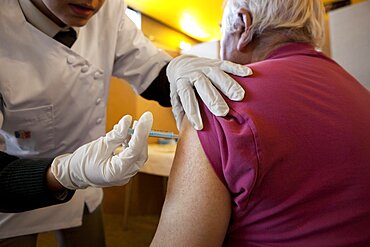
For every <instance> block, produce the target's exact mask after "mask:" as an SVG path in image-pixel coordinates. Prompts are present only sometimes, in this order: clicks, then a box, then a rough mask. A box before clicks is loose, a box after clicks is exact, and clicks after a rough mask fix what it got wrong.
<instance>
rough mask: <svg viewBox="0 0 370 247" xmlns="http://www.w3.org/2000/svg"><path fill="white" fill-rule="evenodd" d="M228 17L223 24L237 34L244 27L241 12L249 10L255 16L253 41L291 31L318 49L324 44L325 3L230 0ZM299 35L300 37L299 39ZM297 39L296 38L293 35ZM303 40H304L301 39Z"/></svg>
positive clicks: (252, 28)
mask: <svg viewBox="0 0 370 247" xmlns="http://www.w3.org/2000/svg"><path fill="white" fill-rule="evenodd" d="M226 4H227V6H226V8H229V9H228V11H230V12H229V14H228V16H226V17H225V16H224V20H223V25H226V27H224V28H226V30H228V31H230V32H233V31H236V29H237V27H238V26H239V25H237V24H240V23H238V22H240V21H241V20H240V18H238V11H239V10H240V9H241V8H245V9H246V10H248V11H249V13H250V15H251V17H252V24H251V26H250V32H249V33H250V35H249V37H248V38H247V39H248V41H251V40H252V39H253V38H257V37H259V36H261V35H262V34H264V32H269V31H277V30H279V29H284V30H289V32H290V33H292V34H294V32H296V33H298V34H299V35H298V36H302V35H300V34H303V36H305V37H300V39H302V38H303V40H307V41H308V42H310V43H311V44H312V45H314V46H316V47H321V46H322V45H323V42H324V7H323V4H322V2H321V0H227V3H226ZM298 36H296V37H298ZM293 37H294V36H293ZM297 41H300V40H297Z"/></svg>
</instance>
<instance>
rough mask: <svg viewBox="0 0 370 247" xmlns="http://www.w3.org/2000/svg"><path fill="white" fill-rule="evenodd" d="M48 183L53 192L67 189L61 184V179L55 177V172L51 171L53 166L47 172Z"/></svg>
mask: <svg viewBox="0 0 370 247" xmlns="http://www.w3.org/2000/svg"><path fill="white" fill-rule="evenodd" d="M46 185H47V187H48V189H49V190H50V191H51V192H53V193H54V192H59V191H63V190H65V189H66V188H65V187H64V186H63V185H62V184H61V183H59V181H58V180H57V179H56V178H55V176H54V174H53V173H52V172H51V168H50V167H49V168H48V170H47V172H46Z"/></svg>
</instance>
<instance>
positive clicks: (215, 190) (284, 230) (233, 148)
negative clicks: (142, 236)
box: [152, 0, 370, 247]
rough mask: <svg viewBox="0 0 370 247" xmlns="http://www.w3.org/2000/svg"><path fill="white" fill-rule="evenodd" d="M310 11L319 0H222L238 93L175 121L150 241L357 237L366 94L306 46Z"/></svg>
mask: <svg viewBox="0 0 370 247" xmlns="http://www.w3.org/2000/svg"><path fill="white" fill-rule="evenodd" d="M322 20H323V7H322V3H321V1H320V0H300V1H297V0H229V1H228V2H227V4H226V7H225V10H224V16H223V23H222V29H223V38H222V41H221V56H222V58H223V59H226V60H230V61H232V62H236V63H240V64H243V65H248V66H249V67H250V68H252V70H253V71H254V74H253V76H252V77H248V78H236V80H238V81H239V82H240V83H241V85H242V86H243V87H244V89H245V91H246V92H248V95H247V97H246V98H245V99H244V101H243V102H231V101H228V103H229V106H230V112H229V114H228V115H227V116H226V117H224V118H223V117H215V116H213V115H212V114H211V113H210V112H209V110H208V109H207V108H206V107H204V105H203V106H202V117H203V121H204V129H203V130H202V131H198V133H197V132H196V131H194V130H193V129H192V128H191V127H189V124H188V122H187V120H185V121H184V122H183V124H182V125H183V126H182V127H183V128H182V132H181V138H180V142H179V144H178V148H177V153H176V157H175V161H174V164H173V168H172V171H171V175H170V179H169V185H168V191H167V196H166V200H165V204H164V207H163V211H162V215H161V219H160V223H159V227H158V229H157V232H156V235H155V237H154V240H153V242H152V246H187V247H188V246H212V247H214V246H221V245H223V246H294V247H296V246H369V244H370V228H369V226H370V179H369V178H370V152H369V150H370V128H369V123H370V107H369V106H370V93H369V92H368V91H367V90H366V89H365V88H363V87H362V86H361V85H360V83H359V82H357V81H356V80H355V79H354V78H353V77H352V76H351V75H349V74H348V73H347V72H346V71H345V70H343V69H342V68H341V67H340V66H339V65H338V64H336V63H335V62H334V61H332V60H331V59H330V58H328V57H326V56H325V55H323V54H322V53H321V52H319V51H318V50H317V48H318V47H319V46H320V45H321V43H322V40H323V24H322V23H323V22H322Z"/></svg>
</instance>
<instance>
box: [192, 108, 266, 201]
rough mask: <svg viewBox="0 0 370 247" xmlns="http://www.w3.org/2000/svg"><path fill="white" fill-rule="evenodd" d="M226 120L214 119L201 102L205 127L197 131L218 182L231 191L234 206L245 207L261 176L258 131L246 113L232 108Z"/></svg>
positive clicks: (221, 118)
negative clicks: (258, 176) (259, 172)
mask: <svg viewBox="0 0 370 247" xmlns="http://www.w3.org/2000/svg"><path fill="white" fill-rule="evenodd" d="M229 107H230V111H229V113H228V115H227V116H226V117H216V116H214V115H213V114H212V113H211V112H210V111H209V110H208V109H207V107H206V106H205V105H204V104H203V103H201V102H200V109H201V113H202V119H203V124H204V128H203V130H201V131H198V137H199V140H200V142H201V144H202V147H203V150H204V152H205V154H206V156H207V158H208V160H209V161H210V163H211V165H212V167H213V169H214V170H215V172H216V174H217V176H218V177H219V179H220V180H221V181H222V182H223V183H224V185H225V186H226V188H228V190H229V192H230V194H231V196H232V199H233V202H234V204H233V205H234V206H235V207H241V208H246V204H247V203H248V200H247V198H249V195H250V193H251V191H252V190H253V188H254V186H255V183H256V180H257V174H258V167H259V162H260V160H259V156H258V145H257V134H256V128H255V127H254V124H253V121H252V120H251V119H250V118H248V117H247V115H246V114H239V113H238V112H237V111H235V110H234V109H233V108H232V104H230V101H229Z"/></svg>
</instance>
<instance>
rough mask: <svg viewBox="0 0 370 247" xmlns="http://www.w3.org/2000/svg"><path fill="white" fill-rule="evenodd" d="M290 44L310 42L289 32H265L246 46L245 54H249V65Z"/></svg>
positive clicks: (303, 36) (304, 37)
mask: <svg viewBox="0 0 370 247" xmlns="http://www.w3.org/2000/svg"><path fill="white" fill-rule="evenodd" d="M299 37H300V38H299ZM292 42H306V43H310V40H309V39H308V38H306V36H305V35H299V36H297V35H296V34H292V33H290V31H289V30H283V31H281V32H276V31H275V32H266V33H264V34H262V35H260V36H259V37H258V38H256V39H254V40H252V42H251V43H250V45H248V48H247V50H248V51H247V52H248V53H249V54H250V61H251V63H254V62H258V61H262V60H264V59H266V57H267V56H268V55H269V54H270V53H271V52H272V51H274V50H276V49H277V48H279V47H281V46H284V45H286V44H289V43H292Z"/></svg>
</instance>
